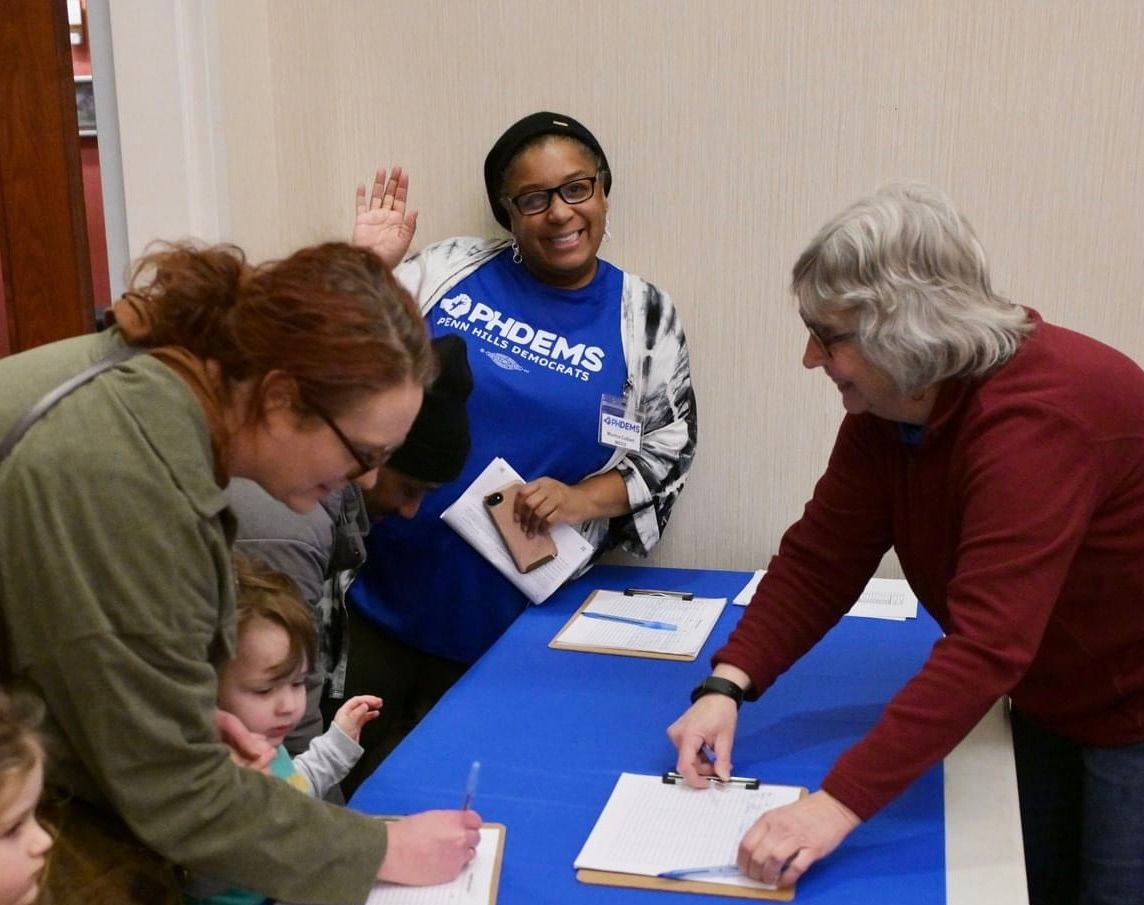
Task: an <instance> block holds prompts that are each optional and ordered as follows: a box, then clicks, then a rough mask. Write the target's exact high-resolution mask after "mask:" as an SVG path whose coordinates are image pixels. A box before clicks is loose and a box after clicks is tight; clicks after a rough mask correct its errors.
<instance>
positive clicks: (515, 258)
mask: <svg viewBox="0 0 1144 905" xmlns="http://www.w3.org/2000/svg"><path fill="white" fill-rule="evenodd" d="M523 260H524V258H522V257H521V256H520V243H519V242H517V241H516V237H515V236H514V237H513V240H512V263H514V264H519V263H520V262H521V261H523Z"/></svg>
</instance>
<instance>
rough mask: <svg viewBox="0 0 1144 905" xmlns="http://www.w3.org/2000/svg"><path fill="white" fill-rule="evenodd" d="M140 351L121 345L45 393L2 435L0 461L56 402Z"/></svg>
mask: <svg viewBox="0 0 1144 905" xmlns="http://www.w3.org/2000/svg"><path fill="white" fill-rule="evenodd" d="M142 351H144V350H143V349H140V348H137V347H133V346H123V347H122V348H119V349H116V350H115V351H114V352H112V353H111V354H109V355H108V356H107V357H105V358H101V359H100V360H99V361H97V362H96V363H95V364H93V365H91V366H90V367H88V368H85V369H84V370H82V371H80V372H79V373H78V374H76V375H75V376H73V377H69V378H68V379H67V380H65V381H64V382H63V383H61V384H60V385H59V386H57V387H55V388H53V389H51V390H49V391H48V392H47V393H45V394H44V395H43V396H42V397H40V399H39V401H37V402H36V404H35V405H33V406H32V407H31V408H30V409H28V411H26V412H24V415H23V417H22V418H20V420H19V421H17V422H16V423H15V424H13V425H12V427H11V429H10V430H9V431H8V433H6V434H5V435H4V439H3V440H0V462H3V461H4V460H5V459H7V458H8V454H9V453H10V452H11V451H12V448H13V447H14V446H15V445H16V444H17V443H19V442H20V438H21V437H23V436H24V434H26V433H27V432H28V429H29V428H30V427H31V426H32V425H33V424H35V423H36V422H37V421H39V420H40V419H41V418H42V417H44V415H46V414H47V413H48V412H49V411H51V409H52V407H53V406H55V404H56V403H57V402H59V401H60V400H61V399H63V398H64V397H65V396H67V395H68V394H69V393H71V392H72V391H73V390H77V389H79V388H80V387H81V386H83V385H84V384H85V383H90V382H91V381H92V380H94V379H95V378H96V377H98V376H99V375H100V374H102V373H103V372H104V371H109V370H111V369H112V368H114V367H115V366H116V365H117V364H119V363H120V362H124V361H126V360H127V359H128V358H131V357H132V356H133V355H137V354H138V353H139V352H142Z"/></svg>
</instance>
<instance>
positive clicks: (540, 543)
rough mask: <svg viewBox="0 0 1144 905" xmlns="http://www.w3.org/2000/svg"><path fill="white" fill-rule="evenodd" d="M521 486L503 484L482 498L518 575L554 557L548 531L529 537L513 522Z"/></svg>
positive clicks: (514, 483) (515, 483)
mask: <svg viewBox="0 0 1144 905" xmlns="http://www.w3.org/2000/svg"><path fill="white" fill-rule="evenodd" d="M523 486H524V485H523V484H522V483H520V482H519V481H515V482H513V483H512V484H506V485H505V486H504V487H501V488H500V489H499V490H494V491H493V492H492V493H490V494H487V495H486V496H485V500H484V503H485V510H486V511H487V512H488V514H489V517H490V518H492V520H493V524H494V525H496V526H497V531H498V532H499V533H500V536H501V540H502V541H504V545H505V548H506V549H507V550H508V552H509V555H510V556H511V557H512V561H513V562H514V563H515V564H516V568H517V571H518V572H531V571H532V570H533V569H535V568H537V567H539V566H542V565H544V564H545V563H546V562H548V561H549V560H553V559H555V558H556V544H555V543H554V542H553V540H552V538H551V537H550V536H549V534H548V533H547V532H543V533H540V534H537V535H536V536H534V537H529V536H528V535H527V534H526V533H525V532H524V529H523V528H521V526H520V523H519V522H516V521H513V518H512V511H513V507H515V506H516V497H517V494H519V493H520V488H521V487H523Z"/></svg>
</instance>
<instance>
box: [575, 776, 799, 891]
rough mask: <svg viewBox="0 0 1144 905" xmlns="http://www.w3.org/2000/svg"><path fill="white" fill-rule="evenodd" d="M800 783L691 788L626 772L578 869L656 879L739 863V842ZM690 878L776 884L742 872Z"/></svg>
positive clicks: (787, 800)
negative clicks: (687, 871) (665, 872)
mask: <svg viewBox="0 0 1144 905" xmlns="http://www.w3.org/2000/svg"><path fill="white" fill-rule="evenodd" d="M799 794H800V790H799V789H798V788H796V787H794V786H767V785H763V786H760V787H759V788H758V789H753V790H751V789H744V788H743V787H742V786H740V785H716V784H714V783H712V784H711V786H710V788H707V789H693V788H691V787H690V786H688V785H686V784H685V783H683V782H676V783H675V784H668V783H665V782H663V780H662V778H661V777H659V776H645V775H641V774H638V773H621V774H620V778H619V779H618V780H617V781H616V787H615V788H614V789H613V790H612V794H611V797H609V798H608V803H607V804H606V805H605V806H604V810H603V811H602V812H601V813H600V816H599V818H597V820H596V825H595V826H594V827H593V828H592V832H591V834H590V835H589V836H588V841H587V842H585V843H584V847H583V848H582V849H581V850H580V854H579V855H577V856H576V861H575V866H576V867H577V868H587V869H590V870H606V871H614V872H617V873H624V874H636V875H639V876H644V877H654V876H657V875H658V874H661V873H663V872H664V871H669V870H686V869H689V868H695V867H713V866H716V865H723V864H734V863H735V856H736V855H737V854H738V850H739V842H740V841H741V840H742V838H743V836H744V835H745V834H746V832H747V830H749V829H750V828H751V826H752V825H753V824H754V822H755V821H756V820H758V819H759V816H760V815H761V814H763V813H764V812H765V811H769V810H771V809H772V808H777V807H779V806H781V805H784V804H791V803H793V802H795V801H798V797H799ZM692 879H696V880H701V881H703V882H704V883H723V884H726V885H728V886H748V887H752V888H755V889H774V887H773V886H767V885H766V884H764V883H760V882H758V881H757V880H752V879H750V878H749V877H745V876H743V875H741V874H734V875H730V876H714V875H702V876H696V877H694V878H692Z"/></svg>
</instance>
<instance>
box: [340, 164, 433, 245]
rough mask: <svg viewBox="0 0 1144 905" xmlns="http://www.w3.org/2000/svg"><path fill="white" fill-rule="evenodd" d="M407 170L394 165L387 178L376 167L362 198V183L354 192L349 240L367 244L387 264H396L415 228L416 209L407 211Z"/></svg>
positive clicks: (356, 243)
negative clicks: (369, 186)
mask: <svg viewBox="0 0 1144 905" xmlns="http://www.w3.org/2000/svg"><path fill="white" fill-rule="evenodd" d="M408 196H409V174H408V173H406V172H405V170H403V169H402V168H401V167H394V168H393V169H392V170H391V171H390V173H389V178H388V179H387V178H386V175H385V170H384V169H379V170H378V171H377V172H376V173H375V174H374V177H373V188H372V189H371V190H370V193H369V199H368V200H367V199H366V193H365V186H364V185H358V187H357V192H356V196H355V199H354V200H355V204H354V208H355V211H356V215H355V216H354V229H353V235H352V237H351V239H350V242H351V243H352V244H354V245H356V246H358V247H359V248H368V249H369V250H370V251H372V252H373V253H374V254H376V255H377V256H378V257H379V258H381V260H382V261H384V262H385V264H386V266H388V267H396V266H397V265H398V264H400V263H401V261H402V259H403V258H404V257H405V254H406V252H408V251H409V243H410V242H412V241H413V234H414V233H415V232H416V231H417V211H407V210H406V208H405V203H406V200H407V198H408Z"/></svg>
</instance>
